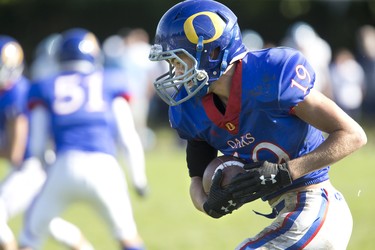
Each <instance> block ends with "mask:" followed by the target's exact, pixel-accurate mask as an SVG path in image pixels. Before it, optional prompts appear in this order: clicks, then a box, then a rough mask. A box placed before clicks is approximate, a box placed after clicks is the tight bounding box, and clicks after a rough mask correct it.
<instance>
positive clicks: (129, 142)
mask: <svg viewBox="0 0 375 250" xmlns="http://www.w3.org/2000/svg"><path fill="white" fill-rule="evenodd" d="M112 110H113V113H114V117H115V122H116V128H117V134H118V142H119V144H120V147H121V149H122V150H123V153H124V155H125V156H126V157H125V160H126V161H127V164H126V166H128V168H129V170H130V174H131V179H132V182H133V185H134V187H135V189H136V191H137V193H138V194H139V195H141V196H144V195H146V194H147V191H148V184H147V176H146V166H145V165H146V163H145V155H144V149H143V146H142V142H141V139H140V137H139V134H138V132H137V131H136V129H135V126H134V120H133V115H132V112H131V109H130V106H129V103H128V102H127V101H126V100H125V99H124V98H122V97H117V98H116V99H114V101H113V103H112Z"/></svg>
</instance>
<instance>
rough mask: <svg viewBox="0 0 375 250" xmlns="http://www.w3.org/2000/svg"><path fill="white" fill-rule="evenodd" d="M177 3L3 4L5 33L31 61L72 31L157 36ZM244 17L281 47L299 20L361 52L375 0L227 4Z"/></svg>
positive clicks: (0, 22)
mask: <svg viewBox="0 0 375 250" xmlns="http://www.w3.org/2000/svg"><path fill="white" fill-rule="evenodd" d="M178 2H179V1H176V0H0V33H2V34H8V35H11V36H13V37H14V38H16V39H17V40H18V41H19V42H20V43H21V45H22V46H23V48H24V50H25V53H26V61H27V62H30V61H31V59H32V57H33V53H34V51H33V50H34V48H35V46H36V45H37V43H38V42H39V41H40V40H41V39H43V38H44V37H45V36H47V35H49V34H51V33H55V32H61V31H63V30H65V29H67V28H71V27H83V28H87V29H89V30H91V31H93V32H94V33H95V34H96V35H97V36H98V37H99V39H100V40H101V41H103V40H104V39H105V38H106V37H108V36H110V35H112V34H115V33H117V32H118V31H119V30H120V29H122V28H126V27H129V28H136V27H142V28H144V29H145V30H147V31H148V32H149V34H150V37H151V39H152V38H153V35H154V33H155V28H156V25H157V23H158V20H159V19H160V17H161V16H162V15H163V13H164V12H165V11H166V10H168V9H169V8H170V7H171V6H172V5H174V4H176V3H178ZM221 2H222V3H224V4H225V5H227V6H228V7H230V8H231V9H232V10H233V11H234V12H235V13H236V14H237V16H238V18H239V24H240V27H241V28H242V29H245V28H247V29H253V30H255V31H257V32H258V33H259V34H260V35H261V36H262V37H263V39H264V40H265V42H270V43H273V44H278V43H279V42H280V40H281V39H282V38H283V36H284V35H285V33H286V32H287V30H288V27H290V25H291V24H293V23H294V22H296V21H305V22H307V23H309V24H310V25H312V26H313V27H314V28H315V29H316V31H317V33H318V34H320V36H321V37H322V38H323V39H325V40H326V41H328V43H329V44H330V45H331V46H332V49H333V50H335V48H339V47H343V46H345V47H348V48H350V49H353V50H355V44H356V41H355V37H356V31H357V29H358V28H359V27H360V26H362V25H364V24H371V25H374V24H375V1H373V0H369V1H359V0H351V1H350V0H326V1H323V0H321V1H316V0H315V1H312V0H222V1H221Z"/></svg>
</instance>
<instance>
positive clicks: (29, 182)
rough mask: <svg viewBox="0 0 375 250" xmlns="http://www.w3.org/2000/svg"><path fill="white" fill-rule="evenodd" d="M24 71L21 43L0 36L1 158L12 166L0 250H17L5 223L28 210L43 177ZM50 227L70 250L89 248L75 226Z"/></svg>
mask: <svg viewBox="0 0 375 250" xmlns="http://www.w3.org/2000/svg"><path fill="white" fill-rule="evenodd" d="M23 69H24V55H23V50H22V47H21V46H20V44H19V43H18V42H17V41H16V40H15V39H14V38H12V37H10V36H6V35H0V156H1V157H2V158H4V159H6V160H7V161H8V162H9V164H10V166H11V170H10V172H9V173H8V175H7V176H6V177H5V179H4V180H3V181H2V182H1V184H0V249H5V250H11V249H17V246H16V240H15V237H14V234H13V232H12V230H11V229H10V227H9V226H8V225H7V222H8V220H9V219H10V218H12V217H14V216H16V215H18V214H20V213H22V212H24V211H25V210H26V209H27V207H28V206H29V204H30V203H31V201H32V199H33V198H34V197H35V195H36V194H37V193H38V191H39V190H40V188H41V186H42V185H43V183H44V181H45V178H46V177H45V170H44V168H43V166H42V162H41V161H40V160H39V159H38V158H36V157H31V153H30V144H31V142H30V140H29V133H30V132H29V114H28V112H27V108H26V100H27V93H28V90H29V80H28V79H27V78H26V77H24V76H23ZM33 144H34V145H37V144H38V142H34V143H33ZM50 226H51V228H50V231H51V233H52V236H53V237H54V238H55V239H56V240H58V241H60V242H62V243H64V244H66V245H68V246H69V247H71V249H76V250H78V249H81V248H80V246H81V245H84V244H86V245H89V243H87V242H86V240H85V239H84V238H83V235H82V234H81V232H80V231H79V230H78V229H77V228H75V226H73V225H71V224H70V223H68V222H66V221H64V220H62V219H59V218H56V219H54V220H53V221H52V223H51V224H50Z"/></svg>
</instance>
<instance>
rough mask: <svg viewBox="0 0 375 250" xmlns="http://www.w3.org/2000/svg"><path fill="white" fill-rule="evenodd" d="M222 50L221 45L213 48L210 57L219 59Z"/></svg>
mask: <svg viewBox="0 0 375 250" xmlns="http://www.w3.org/2000/svg"><path fill="white" fill-rule="evenodd" d="M220 51H221V48H220V47H216V48H215V49H214V50H212V52H211V55H210V59H211V60H217V59H218V57H219V55H220Z"/></svg>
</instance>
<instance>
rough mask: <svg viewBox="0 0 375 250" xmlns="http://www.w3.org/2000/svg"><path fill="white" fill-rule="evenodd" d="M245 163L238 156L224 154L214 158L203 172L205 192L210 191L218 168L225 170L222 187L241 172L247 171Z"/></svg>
mask: <svg viewBox="0 0 375 250" xmlns="http://www.w3.org/2000/svg"><path fill="white" fill-rule="evenodd" d="M244 165H245V163H244V162H243V161H242V160H241V159H240V158H237V157H234V156H228V155H223V156H219V157H217V158H215V159H213V160H212V161H211V162H210V163H209V164H208V165H207V167H206V170H205V171H204V174H203V179H202V185H203V189H204V192H205V193H206V194H208V193H209V192H210V188H211V184H212V179H213V177H214V174H215V173H216V171H217V170H218V169H221V170H223V176H222V180H221V187H226V186H228V184H229V183H230V182H231V180H232V178H233V177H235V176H237V175H238V174H240V173H245V172H246V170H245V169H244V168H243V167H244Z"/></svg>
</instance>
